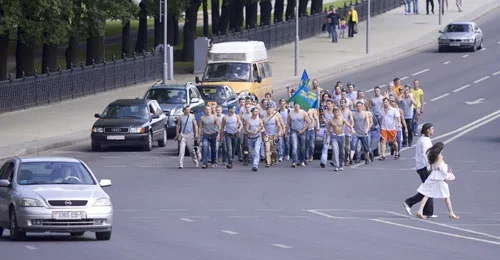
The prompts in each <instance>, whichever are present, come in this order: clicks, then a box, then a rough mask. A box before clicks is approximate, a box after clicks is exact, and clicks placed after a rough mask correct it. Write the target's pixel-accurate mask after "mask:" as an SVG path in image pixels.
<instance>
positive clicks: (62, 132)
mask: <svg viewBox="0 0 500 260" xmlns="http://www.w3.org/2000/svg"><path fill="white" fill-rule="evenodd" d="M420 2H421V3H420V7H423V5H424V4H423V3H424V2H425V1H420ZM499 5H500V2H498V1H494V0H477V1H474V3H471V2H467V3H465V6H464V12H463V13H458V12H457V11H456V10H455V8H454V7H452V8H450V11H448V12H446V13H445V16H443V25H442V26H439V25H438V15H437V14H436V15H425V14H420V15H404V10H403V8H402V7H401V8H398V9H395V10H393V11H391V12H388V13H385V14H383V15H380V16H378V17H375V18H372V19H371V36H370V42H371V45H370V54H368V55H367V54H365V40H366V38H365V32H366V31H365V24H364V23H361V24H359V27H358V28H359V33H358V34H357V35H355V37H354V38H353V39H341V40H340V43H338V44H334V43H331V42H330V40H329V39H328V38H327V34H326V33H323V34H320V35H318V36H316V37H313V38H310V39H307V40H303V41H301V42H300V57H299V58H300V60H299V75H298V76H297V77H295V76H293V71H294V56H293V53H294V51H293V50H294V44H288V45H285V46H282V47H279V48H275V49H272V50H270V51H269V58H270V60H271V61H272V64H273V75H274V93H275V96H277V97H280V96H283V95H284V94H285V91H286V88H285V87H284V86H289V85H290V86H292V85H293V86H295V85H296V84H297V83H298V78H299V77H300V74H301V71H302V70H303V69H304V68H305V69H307V70H308V72H309V75H310V77H312V78H319V79H320V81H323V80H327V79H331V78H332V77H333V76H334V75H335V74H336V73H339V72H343V71H348V70H351V69H355V68H358V67H361V66H365V65H370V64H371V65H373V64H376V63H377V62H381V61H385V60H389V59H393V58H395V57H398V56H400V55H404V54H406V53H408V52H411V51H415V50H417V49H419V48H420V47H422V46H424V45H426V44H428V43H431V42H434V41H435V40H436V38H437V36H438V33H437V31H438V30H439V29H442V28H443V27H444V26H445V25H446V24H447V23H449V22H451V21H455V20H473V19H475V18H477V17H479V16H481V15H483V14H485V13H487V12H488V11H490V10H492V9H494V8H496V7H498V6H499ZM421 10H422V8H421ZM486 37H487V36H486ZM175 79H176V81H177V82H186V81H193V80H194V75H190V74H187V75H175ZM353 80H355V79H353ZM152 83H153V82H147V83H144V84H139V85H135V86H131V87H128V88H122V89H118V90H113V91H109V92H107V93H101V94H98V95H92V96H87V97H83V98H78V99H74V100H68V101H64V102H61V103H55V104H51V105H47V106H42V107H36V108H30V109H26V110H22V111H16V112H11V113H5V114H1V115H0V124H1V125H2V129H1V130H0V133H1V134H0V159H4V158H7V157H11V156H14V155H24V154H29V153H36V152H39V151H43V150H47V149H51V148H57V147H61V146H65V145H69V144H74V143H77V142H83V141H88V140H89V136H90V128H91V126H92V124H93V122H94V121H95V119H94V118H93V114H94V113H98V112H101V111H102V110H103V109H104V107H105V106H106V105H107V104H108V103H110V102H111V101H113V100H115V99H118V98H134V97H141V96H142V95H143V94H144V92H145V91H146V89H147V88H148V87H149V86H150V85H152ZM323 87H326V88H329V89H330V88H331V87H332V86H323Z"/></svg>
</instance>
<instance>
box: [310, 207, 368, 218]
mask: <svg viewBox="0 0 500 260" xmlns="http://www.w3.org/2000/svg"><path fill="white" fill-rule="evenodd" d="M306 211H307V212H310V213H313V214H316V215H320V216H323V217H327V218H331V219H359V218H357V217H337V216H333V215H330V214H326V213H324V212H321V210H319V209H308V210H306Z"/></svg>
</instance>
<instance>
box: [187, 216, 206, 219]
mask: <svg viewBox="0 0 500 260" xmlns="http://www.w3.org/2000/svg"><path fill="white" fill-rule="evenodd" d="M185 218H197V219H202V218H210V217H209V216H185Z"/></svg>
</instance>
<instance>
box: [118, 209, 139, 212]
mask: <svg viewBox="0 0 500 260" xmlns="http://www.w3.org/2000/svg"><path fill="white" fill-rule="evenodd" d="M113 211H119V212H139V211H143V210H138V209H113Z"/></svg>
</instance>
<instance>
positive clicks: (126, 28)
mask: <svg viewBox="0 0 500 260" xmlns="http://www.w3.org/2000/svg"><path fill="white" fill-rule="evenodd" d="M124 56H125V57H128V56H130V21H128V22H126V23H125V24H124V25H123V27H122V53H121V54H120V56H119V57H118V59H119V58H120V57H122V58H123V57H124Z"/></svg>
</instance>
